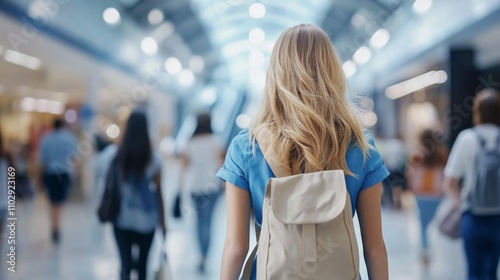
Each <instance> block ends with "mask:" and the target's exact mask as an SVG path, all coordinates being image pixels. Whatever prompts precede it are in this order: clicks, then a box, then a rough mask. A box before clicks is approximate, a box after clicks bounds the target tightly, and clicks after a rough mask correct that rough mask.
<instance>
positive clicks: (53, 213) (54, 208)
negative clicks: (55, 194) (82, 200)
mask: <svg viewBox="0 0 500 280" xmlns="http://www.w3.org/2000/svg"><path fill="white" fill-rule="evenodd" d="M60 217H61V204H59V203H51V204H50V224H51V226H52V241H53V242H54V243H58V242H59V229H60V222H59V221H60Z"/></svg>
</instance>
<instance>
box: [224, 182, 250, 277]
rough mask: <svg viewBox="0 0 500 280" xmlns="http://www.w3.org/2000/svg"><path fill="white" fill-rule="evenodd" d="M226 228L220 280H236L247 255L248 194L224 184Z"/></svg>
mask: <svg viewBox="0 0 500 280" xmlns="http://www.w3.org/2000/svg"><path fill="white" fill-rule="evenodd" d="M226 201H227V227H226V241H225V243H224V253H223V255H222V267H221V274H220V279H221V280H237V279H238V277H239V276H240V272H241V268H242V267H243V263H244V262H245V257H246V255H247V253H248V241H249V238H250V237H249V235H250V233H249V231H250V212H251V202H250V193H249V192H248V191H246V190H243V189H241V188H238V187H236V186H235V185H233V184H231V183H226Z"/></svg>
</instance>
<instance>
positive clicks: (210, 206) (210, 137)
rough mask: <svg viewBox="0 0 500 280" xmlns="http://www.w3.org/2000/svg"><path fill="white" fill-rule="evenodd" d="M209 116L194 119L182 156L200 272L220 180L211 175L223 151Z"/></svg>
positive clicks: (206, 252)
mask: <svg viewBox="0 0 500 280" xmlns="http://www.w3.org/2000/svg"><path fill="white" fill-rule="evenodd" d="M211 125H212V119H211V117H210V114H209V113H203V114H199V115H198V116H197V125H196V129H195V131H194V133H193V136H192V138H191V139H190V140H189V142H188V143H187V145H186V147H185V150H184V153H183V154H182V162H183V167H184V169H185V172H184V181H185V185H184V186H185V187H187V188H188V189H189V191H190V192H191V197H192V199H193V203H194V206H195V208H196V214H197V224H196V234H197V238H198V245H199V248H200V252H201V260H200V263H199V265H198V271H199V272H202V273H203V272H204V271H205V265H206V259H207V254H208V250H209V248H210V240H211V231H212V216H213V212H214V208H215V205H216V202H217V198H218V197H219V196H220V194H221V191H222V188H221V181H220V180H219V178H217V176H216V175H215V174H216V173H217V170H218V169H219V168H220V167H221V166H222V163H223V161H224V156H225V150H224V146H223V143H222V141H221V139H219V137H218V136H217V135H215V134H214V133H213V131H212V126H211Z"/></svg>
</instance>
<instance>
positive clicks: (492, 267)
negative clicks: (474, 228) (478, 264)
mask: <svg viewBox="0 0 500 280" xmlns="http://www.w3.org/2000/svg"><path fill="white" fill-rule="evenodd" d="M483 218H484V220H485V221H484V230H485V234H486V235H488V237H487V238H486V240H488V241H487V242H488V243H489V246H488V250H485V252H484V254H485V255H484V263H483V273H484V274H483V279H485V280H496V279H497V277H496V275H497V270H498V262H499V261H500V215H496V216H490V217H483Z"/></svg>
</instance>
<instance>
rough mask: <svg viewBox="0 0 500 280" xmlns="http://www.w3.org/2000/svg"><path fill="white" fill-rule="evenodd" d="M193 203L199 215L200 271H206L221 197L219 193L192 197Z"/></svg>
mask: <svg viewBox="0 0 500 280" xmlns="http://www.w3.org/2000/svg"><path fill="white" fill-rule="evenodd" d="M192 197H193V201H194V203H195V205H196V211H197V214H198V219H197V235H198V243H199V246H200V251H201V256H202V261H201V264H200V270H201V271H203V270H204V263H205V259H206V257H207V254H208V249H209V247H210V236H211V234H210V233H211V225H212V216H213V211H214V208H215V204H216V202H217V198H218V197H219V192H217V193H211V194H202V195H195V194H193V195H192Z"/></svg>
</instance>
